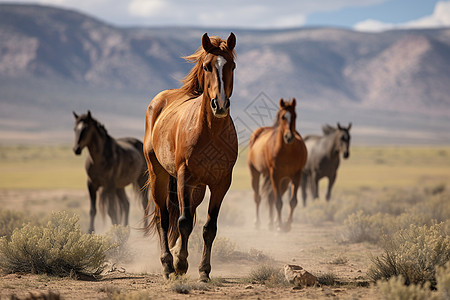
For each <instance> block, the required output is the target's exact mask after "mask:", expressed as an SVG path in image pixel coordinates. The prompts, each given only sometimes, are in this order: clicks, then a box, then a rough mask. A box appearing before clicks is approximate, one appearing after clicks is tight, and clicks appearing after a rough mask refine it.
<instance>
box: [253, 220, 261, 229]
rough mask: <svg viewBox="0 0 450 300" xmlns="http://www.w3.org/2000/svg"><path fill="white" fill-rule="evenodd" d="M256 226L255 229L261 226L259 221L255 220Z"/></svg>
mask: <svg viewBox="0 0 450 300" xmlns="http://www.w3.org/2000/svg"><path fill="white" fill-rule="evenodd" d="M254 226H255V229H259V227H260V223H259V221H255V223H254Z"/></svg>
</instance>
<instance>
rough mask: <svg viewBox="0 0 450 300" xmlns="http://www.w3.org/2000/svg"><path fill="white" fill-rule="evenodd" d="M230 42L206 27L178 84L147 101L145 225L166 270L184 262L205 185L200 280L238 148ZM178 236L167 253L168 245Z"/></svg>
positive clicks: (179, 270)
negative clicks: (149, 205) (150, 204)
mask: <svg viewBox="0 0 450 300" xmlns="http://www.w3.org/2000/svg"><path fill="white" fill-rule="evenodd" d="M235 44H236V37H235V36H234V34H233V33H231V34H230V36H229V37H228V39H227V40H226V41H225V40H222V39H220V38H218V37H212V38H209V37H208V35H207V34H206V33H205V34H204V35H203V38H202V47H200V48H199V49H198V50H197V51H196V52H195V53H194V54H192V55H190V56H188V57H186V60H188V61H190V62H192V63H195V65H194V67H193V68H192V70H191V71H190V73H189V74H188V75H187V76H186V77H185V79H184V80H183V85H182V87H181V88H179V89H174V90H166V91H163V92H161V93H159V94H158V95H157V96H156V97H155V98H153V100H152V101H151V102H150V105H149V106H148V109H147V115H146V122H145V138H144V155H145V158H146V160H147V165H148V171H149V176H150V185H151V191H152V195H153V199H154V201H155V213H154V215H153V219H152V222H151V224H150V225H151V226H150V227H149V231H150V230H152V229H153V230H155V231H157V232H158V234H159V238H160V245H161V263H162V265H163V268H164V275H165V276H166V277H169V275H170V274H171V273H176V274H184V273H186V271H187V269H188V262H187V257H188V250H187V244H188V239H189V235H190V234H191V232H192V229H193V226H194V217H195V212H196V208H197V206H198V205H199V204H200V203H201V202H202V201H203V197H204V195H205V190H206V186H208V187H209V189H210V191H211V199H210V201H209V208H208V218H207V221H206V224H205V226H204V227H203V239H204V247H203V255H202V260H201V263H200V266H199V273H200V279H201V280H202V281H207V280H209V273H210V271H211V264H210V258H211V247H212V243H213V240H214V238H215V236H216V232H217V217H218V214H219V209H220V206H221V203H222V200H223V198H224V196H225V194H226V192H227V191H228V188H229V187H230V184H231V173H232V170H233V167H234V164H235V162H236V159H237V153H238V148H237V134H236V130H235V128H234V124H233V121H232V119H231V116H230V113H229V108H230V97H231V94H232V92H233V71H234V68H235V63H234V51H233V49H234V46H235ZM177 239H178V243H177V247H176V249H175V250H174V254H175V257H173V256H172V253H171V250H170V247H172V246H174V244H175V242H176V241H177Z"/></svg>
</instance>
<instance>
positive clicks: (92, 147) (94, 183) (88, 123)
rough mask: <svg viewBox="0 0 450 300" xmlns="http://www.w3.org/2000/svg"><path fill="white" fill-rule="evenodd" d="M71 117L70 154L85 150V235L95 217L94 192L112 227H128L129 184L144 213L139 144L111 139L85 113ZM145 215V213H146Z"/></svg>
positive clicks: (143, 168)
mask: <svg viewBox="0 0 450 300" xmlns="http://www.w3.org/2000/svg"><path fill="white" fill-rule="evenodd" d="M73 115H74V117H75V127H74V131H75V145H74V147H73V151H74V152H75V154H76V155H80V154H81V151H82V150H83V148H84V147H87V148H88V151H89V155H88V157H87V158H86V163H85V168H86V173H87V176H88V179H87V186H88V190H89V196H90V198H91V210H90V224H89V232H90V233H91V232H93V231H94V218H95V215H96V214H97V208H96V199H97V190H99V189H100V210H101V212H102V213H103V214H105V211H107V212H108V215H109V217H110V218H111V222H112V224H123V225H128V215H129V210H130V203H129V201H128V198H127V195H126V193H125V187H126V186H127V185H129V184H133V187H134V189H135V191H136V193H137V194H138V195H139V197H140V199H141V202H142V206H143V208H144V210H147V202H148V187H147V185H146V183H147V176H146V170H147V168H146V164H145V159H144V154H143V152H142V142H141V141H139V140H137V139H135V138H121V139H117V140H116V139H114V138H113V137H111V136H110V135H109V134H108V132H107V131H106V128H105V127H104V126H103V125H102V124H100V123H99V122H98V121H97V120H96V119H94V118H93V117H92V115H91V112H90V111H88V112H87V114H83V115H81V116H79V115H77V114H76V113H75V112H74V113H73ZM146 214H147V213H146Z"/></svg>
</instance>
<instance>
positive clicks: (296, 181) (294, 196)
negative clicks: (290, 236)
mask: <svg viewBox="0 0 450 300" xmlns="http://www.w3.org/2000/svg"><path fill="white" fill-rule="evenodd" d="M301 177H302V172H301V171H300V172H298V173H297V174H295V175H294V176H293V177H292V178H291V180H292V184H291V199H290V201H289V205H290V207H291V210H290V212H289V217H288V220H287V223H286V227H285V230H286V231H289V230H291V225H292V219H293V215H294V210H295V207H297V202H298V201H297V191H298V186H299V184H300V180H301Z"/></svg>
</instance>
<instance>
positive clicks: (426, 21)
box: [354, 1, 450, 32]
mask: <svg viewBox="0 0 450 300" xmlns="http://www.w3.org/2000/svg"><path fill="white" fill-rule="evenodd" d="M448 26H450V1H440V2H437V3H436V6H435V7H434V11H433V14H431V15H429V16H425V17H423V18H420V19H417V20H413V21H410V22H406V23H400V24H393V23H383V22H380V21H376V20H372V19H368V20H365V21H363V22H359V23H357V24H356V25H355V26H354V29H355V30H359V31H373V32H379V31H384V30H390V29H406V28H436V27H448Z"/></svg>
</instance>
